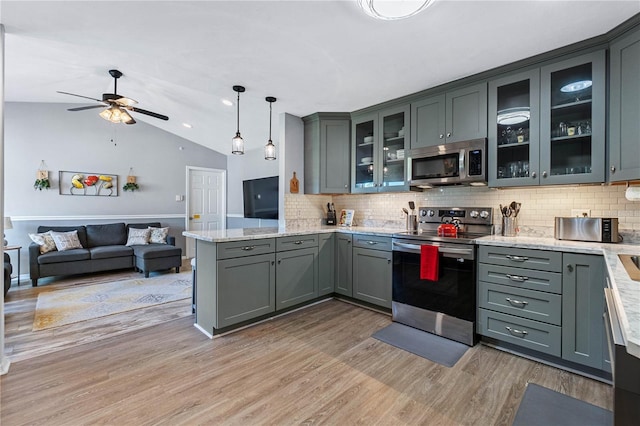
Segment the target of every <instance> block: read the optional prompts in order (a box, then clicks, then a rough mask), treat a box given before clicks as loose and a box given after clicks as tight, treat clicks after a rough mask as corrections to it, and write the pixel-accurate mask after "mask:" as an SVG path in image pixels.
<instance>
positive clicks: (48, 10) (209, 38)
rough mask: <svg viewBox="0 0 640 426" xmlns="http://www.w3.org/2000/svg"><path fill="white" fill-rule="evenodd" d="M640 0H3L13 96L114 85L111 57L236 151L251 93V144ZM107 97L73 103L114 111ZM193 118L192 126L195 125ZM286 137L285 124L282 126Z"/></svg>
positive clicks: (600, 22)
mask: <svg viewBox="0 0 640 426" xmlns="http://www.w3.org/2000/svg"><path fill="white" fill-rule="evenodd" d="M639 12H640V1H638V0H626V1H582V0H572V1H521V0H511V1H484V0H476V1H456V0H435V3H434V4H433V5H432V6H431V7H429V8H428V9H427V10H426V11H425V12H423V13H421V14H419V15H417V16H415V17H413V18H410V19H407V20H402V21H386V22H381V21H376V20H374V19H372V18H370V17H369V16H366V15H365V14H364V13H363V12H362V11H361V10H360V9H359V8H358V5H357V1H356V0H341V1H331V0H322V1H265V0H263V1H239V0H235V1H192V2H191V1H138V2H136V1H118V0H111V1H109V2H104V1H42V2H36V1H24V0H20V1H5V0H3V1H0V19H1V22H2V23H3V24H4V25H5V31H6V46H5V86H6V89H5V100H6V101H9V102H13V101H16V102H54V103H78V104H76V105H60V107H61V108H66V107H70V106H79V105H90V104H91V101H87V102H86V103H85V102H83V100H82V99H81V98H74V97H71V96H66V95H62V94H58V93H56V91H58V90H59V91H66V92H72V93H77V94H80V95H85V96H89V97H93V98H100V97H101V94H102V93H105V92H106V93H110V92H112V90H113V79H112V78H111V77H110V76H109V74H108V70H109V69H111V68H117V69H119V70H120V71H122V72H123V73H124V76H123V77H122V78H121V79H120V80H119V82H118V93H119V94H122V95H125V96H127V97H130V98H133V99H136V100H137V101H138V102H139V104H138V106H139V107H140V108H143V109H147V110H151V111H155V112H158V113H161V114H165V115H168V116H169V118H170V119H169V121H168V122H164V121H160V120H157V119H154V118H150V117H146V116H144V115H140V114H135V113H133V114H132V115H133V116H134V118H135V119H136V120H138V121H145V122H147V123H150V124H153V125H156V126H158V127H160V128H162V129H164V130H167V131H169V132H172V133H174V134H176V135H179V136H181V137H184V138H186V139H189V140H192V141H194V142H196V143H199V144H201V145H204V146H207V147H209V148H212V149H215V150H217V151H220V152H221V153H224V154H229V153H230V150H231V138H232V137H233V136H234V134H235V130H236V109H235V108H236V107H235V104H234V106H232V107H229V106H225V105H223V104H222V102H221V100H222V99H224V98H226V99H230V100H233V101H234V102H235V96H236V94H235V92H233V91H232V86H233V85H235V84H241V85H243V86H245V87H246V89H247V91H246V92H245V93H244V94H242V95H241V97H240V131H241V132H242V135H243V137H244V139H245V143H246V147H247V148H246V149H255V148H260V147H262V146H263V145H264V144H265V143H266V140H267V139H268V129H269V107H268V103H267V102H266V101H265V99H264V98H265V96H275V97H276V98H278V101H277V102H276V103H275V104H274V105H273V111H274V126H277V122H278V119H277V114H279V113H281V112H288V113H291V114H294V115H297V116H304V115H307V114H311V113H313V112H317V111H354V110H357V109H361V108H364V107H367V106H370V105H374V104H377V103H380V102H384V101H387V100H390V99H393V98H397V97H400V96H403V95H407V94H410V93H414V92H418V91H420V90H424V89H426V88H429V87H433V86H436V85H438V84H441V83H445V82H447V81H451V80H455V79H458V78H461V77H464V76H468V75H472V74H475V73H478V72H480V71H484V70H487V69H491V68H494V67H497V66H501V65H504V64H507V63H510V62H514V61H517V60H519V59H523V58H526V57H529V56H533V55H536V54H539V53H542V52H546V51H549V50H552V49H554V48H557V47H561V46H565V45H568V44H571V43H574V42H577V41H580V40H583V39H586V38H589V37H592V36H596V35H600V34H603V33H605V32H607V31H609V30H610V29H612V28H613V27H615V26H617V25H618V24H620V23H622V22H624V21H625V20H627V19H628V18H630V17H631V16H633V15H634V14H637V13H639ZM99 111H100V110H88V111H80V112H69V114H75V115H76V116H77V119H78V120H92V119H95V120H100V118H99V117H98V116H97V113H98V112H99ZM183 122H188V123H190V124H192V125H193V128H192V129H187V128H185V127H183V126H182V123H183ZM273 135H274V137H273V139H274V142H276V144H277V136H278V133H277V129H276V127H274V132H273Z"/></svg>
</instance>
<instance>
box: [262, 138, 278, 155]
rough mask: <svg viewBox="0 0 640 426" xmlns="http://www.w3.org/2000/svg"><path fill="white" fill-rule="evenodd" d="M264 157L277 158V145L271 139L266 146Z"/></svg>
mask: <svg viewBox="0 0 640 426" xmlns="http://www.w3.org/2000/svg"><path fill="white" fill-rule="evenodd" d="M264 159H265V160H275V159H276V146H275V145H274V144H273V142H272V141H271V139H269V142H267V144H266V145H265V146H264Z"/></svg>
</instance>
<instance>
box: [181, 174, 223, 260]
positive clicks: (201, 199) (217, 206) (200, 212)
mask: <svg viewBox="0 0 640 426" xmlns="http://www.w3.org/2000/svg"><path fill="white" fill-rule="evenodd" d="M226 178H227V172H226V171H225V170H217V169H205V168H201V167H189V166H187V185H188V188H187V223H186V225H185V228H186V229H187V230H189V231H215V230H218V229H225V228H226V215H227V209H226V199H227V197H226V187H227V183H226ZM195 247H196V246H195V240H194V239H193V238H187V257H189V258H192V257H195V255H196V249H195Z"/></svg>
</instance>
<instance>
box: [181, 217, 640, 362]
mask: <svg viewBox="0 0 640 426" xmlns="http://www.w3.org/2000/svg"><path fill="white" fill-rule="evenodd" d="M402 231H403V229H390V228H371V227H356V226H354V227H349V228H346V227H339V226H317V227H311V228H305V229H291V228H243V229H242V228H241V229H223V230H220V231H184V232H183V233H182V235H184V236H185V237H189V238H195V239H197V240H201V241H206V242H210V243H223V242H229V241H243V240H257V239H262V238H277V237H288V236H295V235H309V234H320V233H329V232H346V233H350V234H366V235H376V236H391V235H392V234H394V233H397V232H402ZM475 241H476V243H477V244H479V245H493V246H509V247H518V248H529V249H538V250H553V251H563V252H573V253H581V254H594V255H601V256H604V260H605V263H606V268H607V272H608V275H609V278H610V280H611V285H612V287H613V296H614V301H615V304H616V309H617V311H618V315H619V317H620V322H621V326H622V333H623V336H624V339H625V342H626V344H627V352H629V354H631V355H633V356H636V357H638V358H640V282H637V281H633V280H631V278H629V275H628V274H627V272H626V270H625V269H624V266H623V265H622V262H620V259H619V258H618V254H619V253H624V254H637V255H640V245H638V244H603V243H591V242H581V241H567V240H556V239H554V238H539V237H524V236H518V237H502V236H497V235H492V236H487V237H482V238H478V239H476V240H475Z"/></svg>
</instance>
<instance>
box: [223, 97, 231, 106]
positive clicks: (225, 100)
mask: <svg viewBox="0 0 640 426" xmlns="http://www.w3.org/2000/svg"><path fill="white" fill-rule="evenodd" d="M222 103H223V104H225V105H226V106H232V105H233V102H231V101H230V100H229V99H223V100H222Z"/></svg>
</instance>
